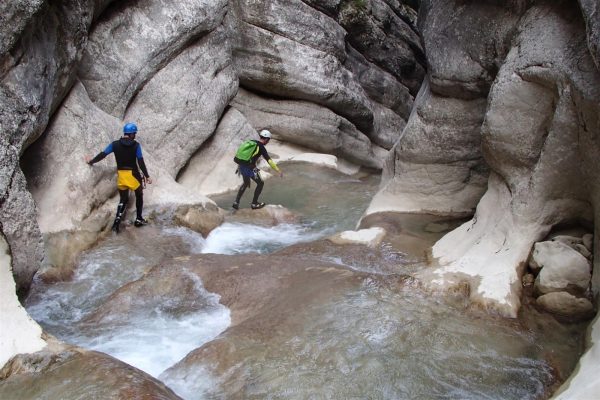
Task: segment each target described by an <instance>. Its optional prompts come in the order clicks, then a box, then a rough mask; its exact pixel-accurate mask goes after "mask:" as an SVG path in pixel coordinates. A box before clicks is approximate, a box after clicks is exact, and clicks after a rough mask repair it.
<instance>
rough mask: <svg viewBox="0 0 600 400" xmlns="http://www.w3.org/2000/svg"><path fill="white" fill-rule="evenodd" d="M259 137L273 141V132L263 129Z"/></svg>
mask: <svg viewBox="0 0 600 400" xmlns="http://www.w3.org/2000/svg"><path fill="white" fill-rule="evenodd" d="M258 136H260V137H261V138H265V139H271V132H269V131H268V130H266V129H263V130H262V131H260V133H259V134H258Z"/></svg>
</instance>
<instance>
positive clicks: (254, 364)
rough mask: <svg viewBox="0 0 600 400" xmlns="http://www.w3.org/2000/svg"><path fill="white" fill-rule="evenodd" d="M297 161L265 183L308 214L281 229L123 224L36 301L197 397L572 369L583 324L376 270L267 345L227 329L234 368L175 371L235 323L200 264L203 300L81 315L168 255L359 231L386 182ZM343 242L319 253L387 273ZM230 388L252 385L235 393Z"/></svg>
mask: <svg viewBox="0 0 600 400" xmlns="http://www.w3.org/2000/svg"><path fill="white" fill-rule="evenodd" d="M294 169H295V168H294ZM295 172H297V173H296V174H295V175H294V177H293V179H290V181H288V182H287V183H286V184H287V186H284V185H282V184H280V185H281V186H279V187H277V186H276V185H275V184H274V183H273V182H268V183H267V184H266V187H265V191H264V192H263V197H264V199H265V200H266V201H267V202H269V203H272V204H284V205H286V206H287V207H288V208H290V209H292V210H293V211H295V212H296V213H297V214H298V215H301V216H303V218H304V219H303V221H302V223H299V224H282V225H278V226H275V227H263V226H257V225H252V224H242V223H225V224H223V225H221V226H220V227H218V228H217V229H215V230H213V231H212V232H211V233H210V234H209V235H208V237H206V238H203V237H202V236H201V235H200V234H198V233H196V232H194V231H191V230H189V229H187V228H182V227H173V226H159V225H158V224H155V225H149V226H146V227H144V228H142V229H135V228H130V229H126V230H125V231H124V232H123V233H122V234H120V235H118V236H110V237H108V238H107V239H106V240H103V241H102V242H100V243H99V244H98V246H97V247H95V248H94V249H92V250H90V251H87V252H85V254H83V255H82V257H80V262H79V265H78V267H77V270H76V272H75V275H74V277H73V279H72V281H69V282H59V283H55V284H52V285H45V284H43V283H41V282H38V281H36V283H35V284H34V286H33V289H32V292H31V294H30V296H29V297H28V299H27V301H26V307H27V310H28V311H29V313H30V314H31V316H32V317H33V318H34V319H35V320H37V321H38V322H39V323H40V324H41V325H42V326H43V327H44V329H45V330H46V331H48V332H49V333H51V334H54V335H55V336H57V337H58V338H59V339H61V340H63V341H65V342H69V343H74V344H77V345H80V346H82V347H85V348H89V349H94V350H98V351H102V352H105V353H108V354H110V355H112V356H114V357H116V358H118V359H120V360H122V361H124V362H126V363H128V364H131V365H133V366H135V367H137V368H139V369H141V370H143V371H146V372H148V373H150V374H151V375H153V376H155V377H157V378H159V379H161V380H162V381H163V382H164V383H165V384H167V385H168V386H169V387H170V388H172V389H173V390H174V391H175V392H176V393H177V394H178V395H179V396H181V397H182V398H184V399H186V400H196V399H205V398H227V397H228V395H229V397H236V398H247V397H253V398H295V399H306V398H328V399H337V398H381V399H396V398H461V399H462V398H465V399H467V398H468V399H479V398H490V399H509V398H510V399H524V398H530V399H535V398H540V397H543V396H545V395H546V394H547V393H546V390H547V388H548V385H549V384H550V383H551V382H552V381H553V379H554V378H553V376H554V373H555V371H554V367H553V366H552V365H551V364H550V362H549V361H548V360H553V363H556V360H559V361H560V363H563V364H565V365H566V368H565V370H566V371H569V370H570V369H569V368H572V365H574V361H575V360H576V358H577V356H578V354H577V351H578V349H579V344H580V342H581V341H580V338H579V337H578V333H577V332H580V330H577V329H576V327H574V328H571V327H568V326H567V327H565V326H562V325H561V324H559V323H557V322H556V321H554V320H552V319H550V320H549V321H548V320H546V321H545V322H543V320H542V319H539V317H533V318H531V321H530V322H529V323H528V324H521V323H516V322H514V321H513V322H510V323H509V322H507V321H504V320H502V319H493V318H487V317H485V318H482V317H477V316H473V315H470V314H469V313H468V312H465V311H464V310H463V309H461V308H460V307H459V308H455V307H454V306H448V305H444V304H443V303H442V302H438V301H437V300H436V299H435V298H431V297H430V296H427V295H425V294H423V293H421V292H420V291H418V290H416V289H414V288H411V287H410V286H407V287H405V288H404V289H401V290H398V288H397V287H394V286H393V285H392V286H391V287H390V288H388V287H387V285H386V284H385V282H386V279H387V278H385V279H384V278H382V279H381V280H380V281H375V280H371V279H370V278H369V279H365V280H364V282H363V284H362V285H361V286H360V287H358V288H355V289H353V290H351V291H348V292H345V293H341V294H340V295H339V296H337V297H335V298H334V299H333V301H332V302H329V303H328V302H324V303H325V304H311V305H310V306H308V307H305V304H297V305H292V306H293V307H292V308H291V309H290V310H293V311H290V315H292V314H293V316H294V322H297V321H304V322H303V323H302V325H300V326H295V325H294V329H293V330H290V331H286V330H285V326H284V325H282V326H281V327H278V328H281V329H277V330H276V331H274V332H272V335H271V336H272V337H271V338H270V339H269V340H270V341H269V342H268V343H263V342H262V341H255V340H252V338H246V336H245V335H243V334H242V335H241V336H239V337H236V336H235V334H231V332H232V331H234V330H232V331H229V333H228V336H224V337H223V340H233V342H230V343H232V344H233V345H234V347H235V349H236V350H235V352H234V353H233V354H231V357H228V358H227V360H224V361H223V363H224V364H227V362H231V365H222V367H224V368H226V369H227V370H226V371H224V372H218V371H216V370H215V369H214V368H213V367H214V366H213V365H205V364H204V363H203V361H202V360H199V361H198V363H196V364H194V365H191V366H188V368H177V367H175V368H171V369H170V367H172V366H173V365H174V364H177V363H178V362H179V361H180V360H181V359H182V358H184V357H185V356H186V354H188V353H189V352H190V351H192V350H194V349H197V348H198V347H200V346H202V345H203V344H207V343H209V342H211V341H212V340H214V339H215V338H216V337H217V336H219V335H221V334H222V333H223V332H224V331H225V330H226V329H227V328H228V327H229V326H230V323H231V320H230V312H229V310H228V309H227V308H226V307H225V306H223V305H222V304H220V302H219V296H218V295H216V294H214V293H209V292H207V291H206V290H205V288H204V287H203V285H202V282H201V281H200V279H198V278H197V276H196V275H194V277H195V278H196V280H195V281H194V290H193V291H192V293H191V294H190V295H191V296H197V298H198V299H201V300H202V301H200V302H199V303H200V306H199V307H198V309H194V310H190V311H189V312H187V313H182V314H181V315H180V314H177V313H168V312H164V311H162V310H161V309H158V308H157V309H153V308H150V307H152V306H149V308H146V309H144V310H143V315H138V314H136V313H131V314H127V315H125V316H115V317H114V319H110V320H109V321H108V322H107V320H103V323H101V324H99V323H91V322H84V321H86V317H87V316H89V315H91V314H93V313H94V311H96V310H98V309H99V308H100V307H101V306H102V305H103V304H105V302H106V301H107V299H109V297H110V296H111V295H112V294H113V293H115V292H116V291H118V290H119V288H121V287H122V286H123V285H125V284H127V283H129V282H132V281H135V280H137V279H140V278H141V277H142V276H143V275H144V273H146V272H147V271H149V270H150V269H151V268H153V267H156V266H157V265H160V263H161V260H164V259H171V260H172V259H173V258H174V257H178V256H185V255H188V254H201V253H216V254H240V253H268V252H271V251H275V250H278V249H282V248H285V247H287V246H290V245H293V244H296V243H300V242H311V241H313V240H316V239H319V238H323V237H325V236H328V235H330V234H332V233H335V232H338V231H341V230H346V229H353V227H354V226H355V224H356V221H357V220H358V218H359V217H360V215H361V214H362V212H363V211H364V209H365V208H366V205H367V204H368V201H369V199H370V197H371V195H372V194H373V193H374V192H375V190H376V187H377V182H372V181H369V180H368V179H367V180H353V179H349V180H343V179H342V180H340V178H339V177H337V176H334V174H333V172H331V171H328V172H325V173H323V172H322V171H320V170H314V169H311V168H308V169H307V170H305V171H302V169H300V168H298V171H295ZM287 176H289V174H288V175H287ZM277 182H278V183H280V182H286V181H285V180H283V181H280V180H277ZM335 182H337V184H335V185H334V184H333V183H335ZM232 196H233V194H227V195H224V196H223V197H222V198H221V200H220V201H221V205H222V206H227V207H228V206H230V205H231V201H232ZM335 251H336V250H335V247H332V250H331V253H325V254H322V259H326V260H328V261H331V262H335V263H337V264H344V265H351V266H352V267H353V268H355V269H356V270H359V271H369V272H377V269H373V268H371V267H372V266H371V265H370V264H369V265H367V266H365V265H355V264H361V263H362V262H363V261H361V260H364V262H369V263H375V264H376V263H377V262H378V260H379V259H376V260H371V259H370V258H369V257H363V258H360V257H357V260H351V261H355V262H350V263H348V260H346V258H347V256H348V255H347V254H344V257H341V256H340V255H339V254H336V253H335ZM396 259H397V260H398V263H399V264H401V263H402V262H403V261H402V260H403V259H401V258H398V257H396V258H394V260H396ZM192 275H193V274H192ZM187 278H188V277H187V276H186V279H187ZM413 289H414V290H413ZM111 317H112V316H111ZM230 336H233V338H231V337H230ZM208 345H209V346H210V344H208ZM167 369H168V371H166V370H167ZM218 374H221V375H218ZM232 387H242V389H239V391H237V392H233V393H232V392H228V390H230V389H231V388H232Z"/></svg>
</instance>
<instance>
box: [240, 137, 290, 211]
mask: <svg viewBox="0 0 600 400" xmlns="http://www.w3.org/2000/svg"><path fill="white" fill-rule="evenodd" d="M258 135H259V137H260V138H259V140H247V141H245V142H244V143H242V145H241V146H240V147H239V149H238V151H237V153H236V155H235V158H234V159H233V160H234V161H235V162H236V163H237V164H238V165H239V167H238V169H239V172H240V174H241V175H242V178H243V179H244V182H243V183H242V186H240V189H239V190H238V193H237V196H236V198H235V201H234V203H233V205H232V207H233V208H235V209H236V210H237V209H239V208H240V200H241V198H242V195H243V194H244V192H245V191H246V189H247V188H249V187H250V179H252V180H253V181H254V182H256V189H255V190H254V197H253V198H252V204H251V205H250V207H251V208H252V209H254V210H256V209H258V208H263V207H264V206H265V203H261V202H259V201H258V197H259V196H260V193H261V192H262V189H263V186H264V182H263V180H262V179H261V177H260V171H259V170H258V168H256V163H257V161H258V159H259V158H260V157H261V156H262V157H263V158H264V159H265V160H266V161H267V163H268V164H269V165H270V166H271V168H273V169H274V170H275V171H277V172H278V173H279V176H281V177H283V172H281V169H279V167H278V166H277V164H275V161H273V160H272V159H271V157H269V153H268V152H267V149H266V148H265V146H266V145H267V143H269V140H271V132H269V131H268V130H266V129H263V130H262V131H260V133H259V134H258Z"/></svg>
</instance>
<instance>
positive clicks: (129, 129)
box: [123, 122, 137, 135]
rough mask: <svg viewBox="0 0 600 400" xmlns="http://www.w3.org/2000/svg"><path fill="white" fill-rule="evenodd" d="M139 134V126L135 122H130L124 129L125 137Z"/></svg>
mask: <svg viewBox="0 0 600 400" xmlns="http://www.w3.org/2000/svg"><path fill="white" fill-rule="evenodd" d="M136 133H137V125H136V124H134V123H133V122H128V123H126V124H125V126H124V127H123V134H124V135H135V134H136Z"/></svg>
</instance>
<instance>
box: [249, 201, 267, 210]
mask: <svg viewBox="0 0 600 400" xmlns="http://www.w3.org/2000/svg"><path fill="white" fill-rule="evenodd" d="M264 206H266V204H265V203H252V204H250V207H251V208H252V209H253V210H258V209H259V208H263V207H264Z"/></svg>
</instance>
